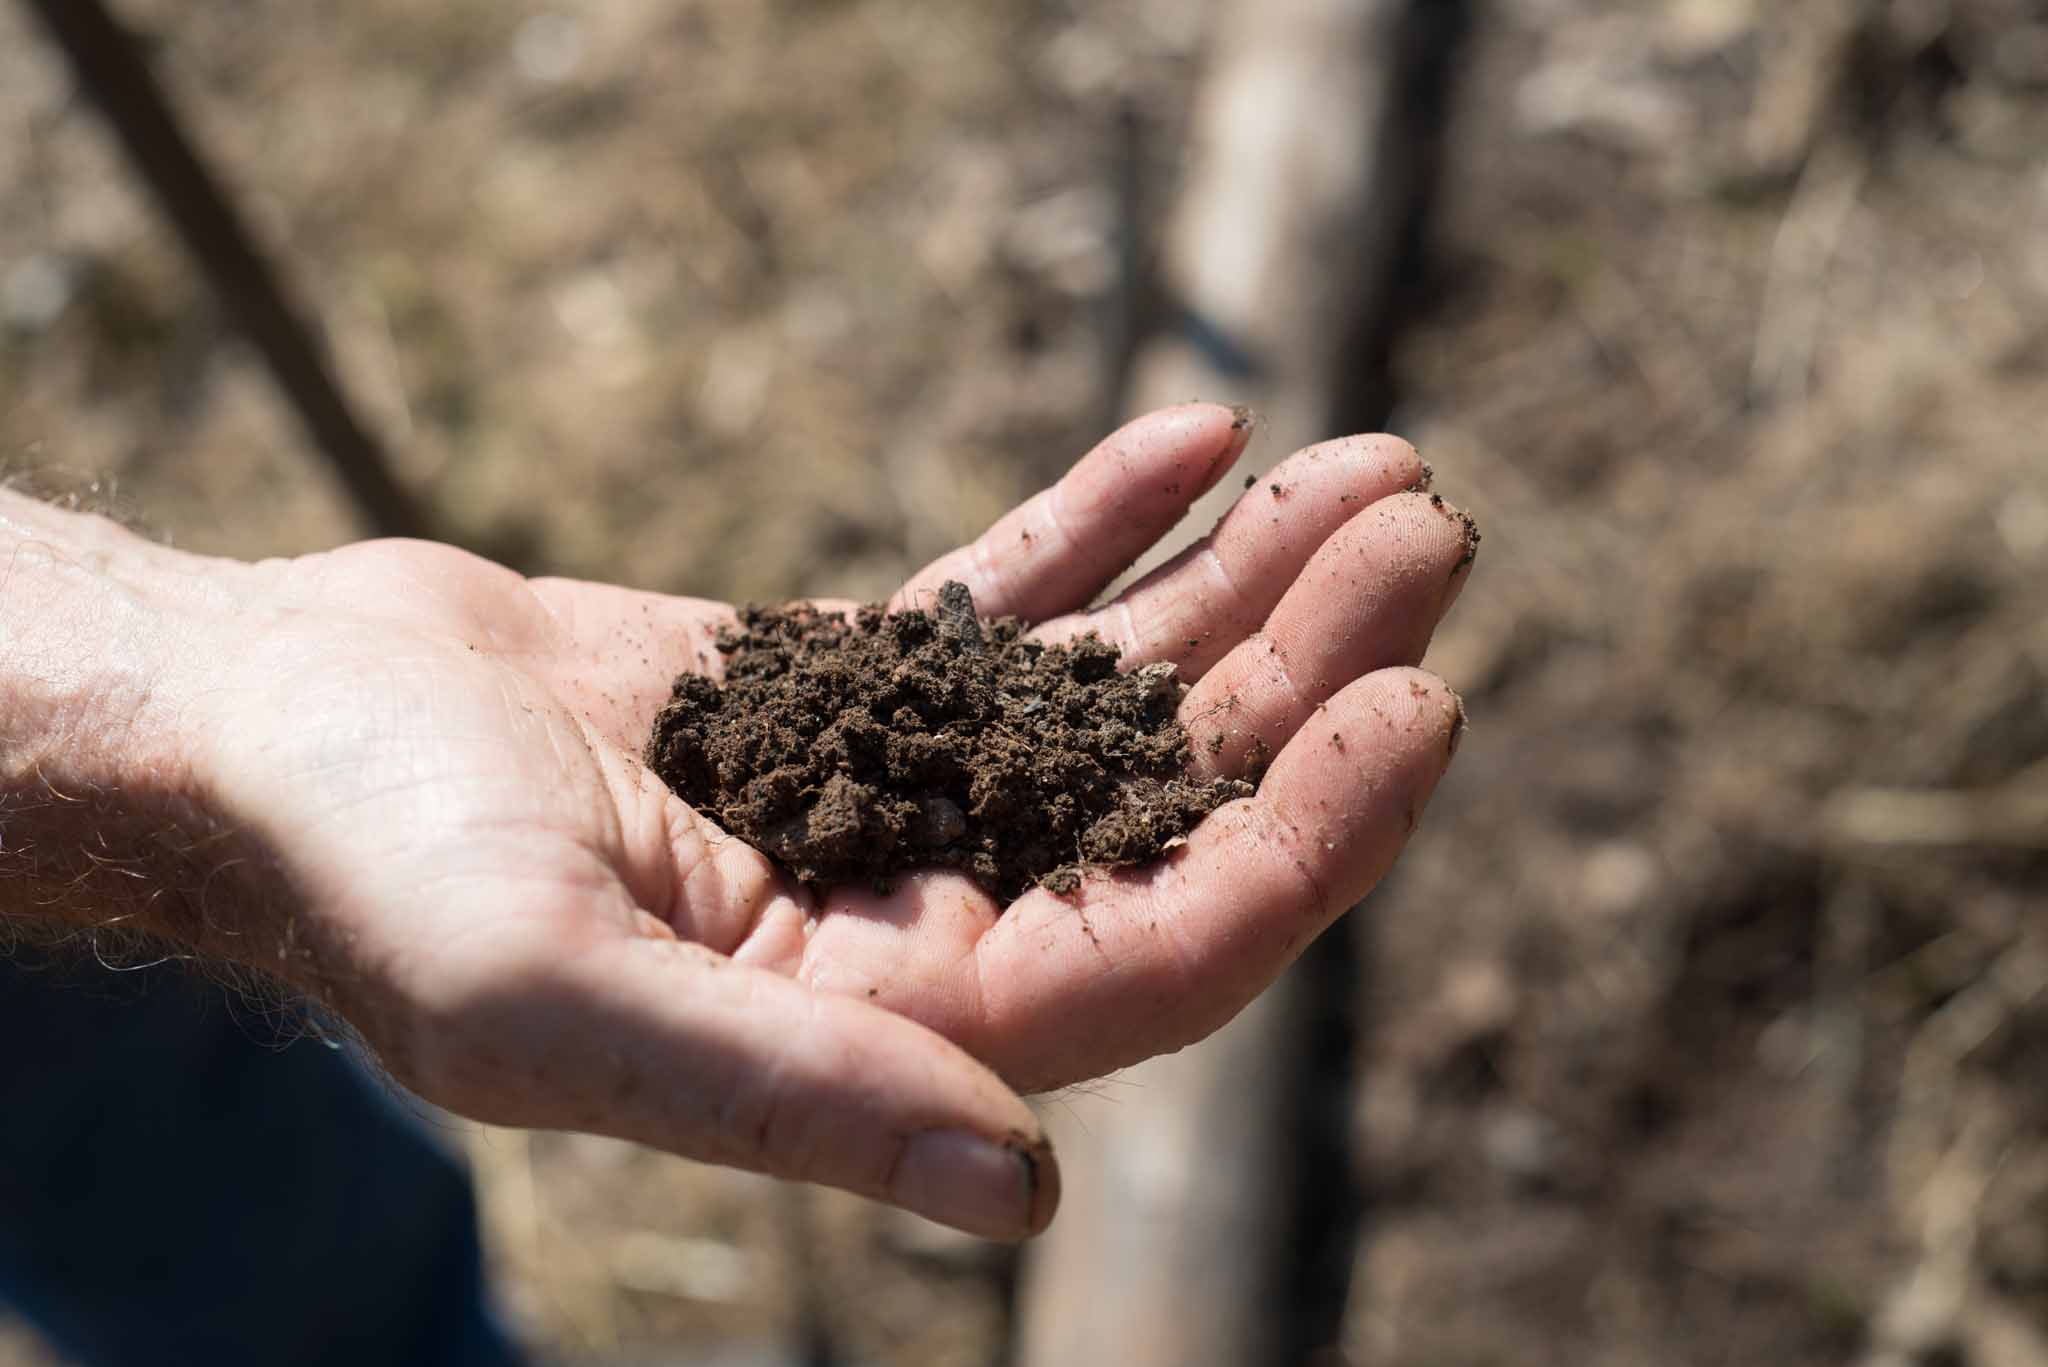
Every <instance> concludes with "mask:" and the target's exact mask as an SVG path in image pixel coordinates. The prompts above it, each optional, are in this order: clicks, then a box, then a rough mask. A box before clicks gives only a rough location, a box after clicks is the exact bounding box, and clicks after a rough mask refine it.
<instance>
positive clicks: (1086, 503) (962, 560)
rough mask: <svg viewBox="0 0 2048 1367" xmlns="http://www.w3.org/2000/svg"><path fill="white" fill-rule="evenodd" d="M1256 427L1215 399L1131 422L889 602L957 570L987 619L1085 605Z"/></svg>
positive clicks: (922, 599)
mask: <svg viewBox="0 0 2048 1367" xmlns="http://www.w3.org/2000/svg"><path fill="white" fill-rule="evenodd" d="M1251 431H1252V418H1251V414H1250V412H1249V411H1248V410H1246V409H1243V408H1226V407H1225V406H1223V405H1222V404H1214V403H1188V404H1181V405H1180V406H1178V407H1176V408H1164V409H1161V410H1159V411H1158V412H1156V413H1148V414H1146V415H1145V416H1144V417H1142V418H1138V419H1136V420H1134V421H1132V422H1128V423H1125V424H1124V425H1123V426H1122V427H1120V428H1118V429H1117V430H1116V431H1115V432H1113V433H1111V434H1110V435H1109V436H1108V437H1106V438H1104V439H1103V441H1102V442H1101V443H1100V444H1099V445H1097V446H1096V447H1095V449H1094V450H1092V451H1090V452H1089V453H1088V454H1087V455H1085V456H1083V457H1082V458H1081V460H1080V462H1079V463H1078V464H1076V465H1075V466H1074V468H1073V469H1071V470H1069V471H1068V472H1067V473H1066V474H1065V476H1063V477H1062V478H1061V479H1060V481H1059V482H1058V483H1057V484H1055V485H1053V486H1052V487H1051V488H1049V489H1045V490H1042V491H1041V492H1039V493H1037V494H1035V495H1033V496H1032V497H1031V498H1029V499H1027V500H1026V501H1025V502H1023V503H1022V504H1019V505H1018V506H1017V507H1016V508H1014V509H1012V510H1011V511H1010V512H1008V513H1006V514H1004V515H1003V516H1002V517H1001V518H1000V519H998V520H997V522H996V524H995V525H994V526H992V527H990V528H989V529H988V530H987V531H986V532H983V533H982V534H981V535H980V536H979V537H977V538H976V539H975V540H974V541H973V542H971V543H970V544H968V545H965V546H962V547H959V548H958V549H957V550H952V551H948V552H947V553H946V554H944V555H942V556H940V557H939V558H938V559H937V560H934V561H933V562H932V563H931V564H929V565H927V566H925V567H924V568H923V569H921V570H919V571H918V572H917V573H916V574H914V575H912V576H911V577H910V579H909V581H908V582H906V583H905V584H904V586H903V587H902V588H901V589H899V590H897V592H896V596H895V597H894V598H892V599H890V600H889V608H890V610H891V611H900V610H902V609H904V608H908V607H917V606H919V605H923V604H928V603H929V602H931V601H932V600H933V599H934V598H936V597H937V595H938V591H939V586H940V585H941V584H944V583H945V582H946V581H947V580H949V579H957V580H959V581H960V582H961V583H963V584H965V585H967V588H968V591H969V592H970V593H972V594H973V595H974V606H975V610H976V611H977V612H979V613H980V614H981V615H982V616H984V617H1004V616H1015V617H1022V618H1023V619H1024V620H1025V621H1027V622H1038V621H1043V620H1044V619H1045V618H1048V617H1054V616H1057V615H1059V614H1060V613H1063V612H1071V611H1073V610H1074V609H1076V608H1081V607H1085V606H1087V604H1088V603H1089V602H1090V601H1091V600H1092V599H1094V597H1095V595H1097V594H1098V593H1100V592H1102V590H1103V589H1104V588H1106V587H1108V585H1109V583H1110V581H1111V580H1113V579H1115V578H1116V577H1117V576H1118V575H1119V574H1121V573H1123V572H1124V570H1125V569H1127V568H1128V567H1129V566H1130V564H1131V562H1132V561H1134V560H1136V559H1137V558H1138V557H1139V556H1140V555H1142V554H1143V553H1144V552H1145V551H1146V550H1147V549H1149V548H1150V547H1151V545H1152V543H1153V542H1155V541H1157V540H1158V539H1159V538H1160V537H1162V536H1164V535H1166V533H1167V532H1169V531H1171V530H1173V526H1174V524H1175V523H1176V522H1178V521H1180V519H1181V515H1182V514H1183V513H1185V512H1186V511H1187V509H1188V505H1189V504H1191V503H1193V502H1194V501H1195V499H1197V498H1199V497H1200V496H1201V495H1202V494H1203V493H1205V492H1207V491H1208V489H1209V488H1210V486H1211V485H1213V484H1215V483H1216V481H1217V480H1219V479H1221V478H1222V477H1223V472H1224V471H1225V470H1228V469H1229V468H1230V467H1231V466H1232V465H1233V464H1235V463H1236V461H1237V458H1238V457H1239V456H1240V455H1242V454H1243V453H1244V448H1245V443H1246V442H1248V441H1249V440H1250V439H1251Z"/></svg>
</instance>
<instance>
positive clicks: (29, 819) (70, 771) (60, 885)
mask: <svg viewBox="0 0 2048 1367" xmlns="http://www.w3.org/2000/svg"><path fill="white" fill-rule="evenodd" d="M245 574H246V567H244V566H239V565H235V564H233V563H232V562H225V561H216V560H209V559H206V558H203V557H200V556H194V555H189V554H185V553H182V552H178V551H173V550H170V549H168V548H166V547H161V546H156V545H152V544H151V543H149V542H147V541H144V540H143V539H141V538H140V537H137V536H134V535H132V534H131V533H129V532H127V531H125V530H123V529H122V528H120V527H118V526H116V525H114V524H113V523H111V522H108V521H106V520H105V519H102V518H98V517H91V516H86V515H81V514H77V513H70V512H64V511H61V510H59V509H55V508H50V507H46V506H44V505H41V504H38V503H36V502H34V501H32V500H29V499H26V498H23V497H21V496H19V495H14V494H9V493H4V492H0V604H4V611H0V916H7V917H10V918H13V917H28V918H33V919H39V920H54V921H58V922H63V923H68V924H70V925H72V926H75V927H89V928H100V927H114V926H119V927H122V928H125V929H133V930H138V931H142V932H145V933H148V934H152V935H156V936H162V937H168V938H171V939H175V940H178V941H180V942H182V943H184V944H187V945H190V946H191V947H193V948H196V949H204V950H209V951H212V950H214V949H216V948H217V946H216V945H214V944H213V943H212V942H214V941H217V940H219V939H220V938H221V937H222V936H223V935H229V936H231V935H233V934H234V928H233V926H232V925H231V924H229V923H230V922H231V920H232V919H233V917H232V916H231V915H230V912H231V910H232V907H233V904H234V902H235V901H236V900H238V899H237V898H236V897H235V895H234V891H233V887H232V884H233V883H234V879H232V878H230V879H229V880H227V882H225V883H222V882H219V881H218V880H217V875H218V874H219V873H220V869H221V862H220V861H221V858H222V854H223V852H222V850H221V849H220V848H219V847H220V846H222V845H223V844H225V843H229V842H228V841H227V840H226V838H225V836H224V833H223V830H222V828H221V826H220V824H219V822H218V819H217V815H216V814H215V813H214V812H213V811H212V810H211V804H210V803H209V801H208V797H209V791H210V786H209V784H208V782H207V779H206V775H205V774H203V773H202V772H201V771H200V767H199V765H198V763H197V756H198V755H199V754H200V751H201V747H199V746H198V745H196V744H195V743H194V740H195V738H194V737H193V736H192V735H191V734H190V730H191V727H192V725H193V716H194V712H193V708H192V706H191V704H192V701H193V699H194V698H195V696H197V693H198V690H199V689H200V688H201V687H203V667H204V663H205V662H206V661H207V660H209V659H218V658H220V657H221V655H222V653H223V648H224V646H225V641H224V639H223V638H224V636H225V631H224V627H225V624H226V623H228V622H231V621H232V620H233V617H234V608H235V601H234V600H235V598H236V596H237V595H236V590H237V589H238V588H239V587H241V582H240V581H241V579H242V577H243V576H244V575H245Z"/></svg>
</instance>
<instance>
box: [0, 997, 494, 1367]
mask: <svg viewBox="0 0 2048 1367" xmlns="http://www.w3.org/2000/svg"><path fill="white" fill-rule="evenodd" d="M280 1033H281V1032H279V1031H278V1030H277V1029H276V1028H275V1027H274V1026H273V1025H271V1024H270V1023H268V1022H266V1021H264V1020H263V1019H261V1018H260V1017H257V1016H254V1015H252V1014H250V1013H249V1012H248V1011H247V1010H246V1009H238V1010H233V1011H231V1010H230V1008H229V1006H228V1004H227V999H226V996H225V994H224V993H223V992H222V990H221V989H220V988H219V987H217V986H210V985H207V984H203V983H195V982H193V981H191V980H189V978H188V977H187V975H186V974H185V973H183V972H182V971H180V970H179V969H177V968H175V967H171V966H166V967H160V968H152V969H143V970H138V971H134V972H128V973H110V972H107V971H106V970H104V969H102V968H100V967H99V966H98V965H96V964H88V965H86V966H84V967H81V966H79V965H76V964H64V965H52V964H49V963H46V962H33V961H29V960H17V961H9V960H0V1300H4V1301H5V1302H8V1303H9V1304H11V1306H12V1307H13V1308H14V1309H15V1310H16V1311H18V1313H20V1314H21V1316H22V1317H23V1318H25V1319H27V1320H28V1321H30V1322H31V1323H33V1324H35V1325H36V1326H37V1327H38V1328H39V1329H41V1330H42V1331H43V1332H44V1333H45V1334H46V1335H47V1336H48V1337H49V1339H50V1340H51V1342H52V1343H53V1344H54V1345H55V1346H56V1347H58V1348H59V1349H60V1350H61V1351H63V1352H65V1353H67V1354H69V1355H70V1356H71V1357H72V1358H74V1359H76V1360H77V1361H78V1362H79V1363H81V1364H85V1367H136V1365H137V1364H149V1367H183V1364H188V1363H189V1364H194V1367H198V1365H199V1364H205V1365H206V1367H239V1365H240V1364H245V1363H246V1364H252V1365H253V1364H258V1363H261V1364H266V1367H268V1365H271V1364H287V1363H289V1364H303V1365H304V1367H344V1365H345V1364H346V1365H348V1367H354V1365H355V1364H365V1363H376V1364H393V1365H394V1367H410V1364H430V1363H431V1364H435V1367H510V1364H514V1363H517V1362H519V1361H521V1358H520V1356H519V1354H518V1353H517V1352H516V1351H515V1350H514V1349H513V1347H512V1346H511V1344H510V1343H509V1342H508V1341H507V1339H506V1338H505V1336H504V1335H503V1334H502V1333H501V1332H500V1330H499V1329H498V1328H497V1326H496V1324H495V1323H494V1321H493V1319H492V1317H491V1314H490V1312H489V1309H488V1305H487V1298H486V1295H485V1290H484V1287H483V1282H482V1272H481V1263H480V1257H479V1251H478V1245H477V1233H476V1212H475V1205H474V1199H473V1197H472V1194H471V1191H470V1187H469V1182H468V1178H467V1176H466V1174H465V1173H464V1172H463V1170H462V1169H461V1168H460V1167H459V1166H458V1165H457V1164H456V1163H455V1162H454V1161H453V1160H451V1159H450V1158H449V1156H448V1155H447V1154H446V1153H444V1152H443V1151H442V1150H441V1149H440V1148H439V1147H437V1146H436V1145H435V1144H434V1143H433V1142H432V1141H431V1140H430V1139H429V1137H428V1136H427V1135H426V1134H424V1133H423V1132H422V1127H421V1125H420V1124H419V1122H418V1120H417V1119H416V1118H415V1117H414V1116H411V1115H408V1114H406V1113H405V1111H404V1110H403V1109H402V1108H401V1106H400V1105H399V1104H398V1102H397V1100H396V1098H395V1097H394V1096H393V1095H392V1094H391V1093H389V1092H388V1091H387V1090H386V1089H385V1088H383V1087H382V1086H381V1085H380V1084H379V1083H377V1082H375V1081H373V1080H371V1079H370V1078H369V1077H367V1076H366V1075H365V1074H364V1072H363V1071H362V1070H361V1069H359V1068H358V1067H357V1066H355V1065H354V1064H353V1063H352V1062H351V1061H350V1059H349V1058H348V1057H347V1055H346V1054H345V1053H343V1052H341V1051H338V1050H334V1049H330V1048H326V1047H323V1046H322V1045H321V1044H320V1043H319V1042H317V1041H315V1040H300V1041H299V1042H297V1043H295V1044H287V1043H285V1042H283V1040H282V1039H281V1038H280Z"/></svg>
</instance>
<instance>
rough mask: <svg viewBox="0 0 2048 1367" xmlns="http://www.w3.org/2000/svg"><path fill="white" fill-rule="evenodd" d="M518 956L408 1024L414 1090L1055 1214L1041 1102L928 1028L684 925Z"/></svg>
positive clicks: (863, 1183)
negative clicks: (736, 956) (790, 975)
mask: <svg viewBox="0 0 2048 1367" xmlns="http://www.w3.org/2000/svg"><path fill="white" fill-rule="evenodd" d="M531 957H532V958H533V959H534V960H536V961H535V962H531V963H529V964H528V965H527V966H526V967H525V968H523V969H521V970H516V971H511V972H503V971H501V972H495V973H493V974H491V975H489V978H488V980H487V985H485V986H479V987H473V988H471V989H470V990H469V991H467V992H465V993H463V994H462V1000H461V1002H460V1004H459V1005H455V1006H453V1007H452V1009H448V1010H443V1011H437V1012H435V1013H434V1014H435V1016H436V1020H435V1023H434V1026H433V1028H432V1029H430V1030H427V1029H423V1030H421V1031H419V1032H418V1033H417V1034H416V1035H415V1038H414V1040H413V1044H414V1046H415V1047H414V1048H412V1049H411V1050H409V1051H408V1054H407V1062H408V1064H409V1065H410V1066H409V1067H408V1068H407V1069H406V1071H407V1072H408V1073H411V1074H415V1075H416V1077H417V1082H416V1085H417V1086H418V1088H419V1090H420V1091H421V1092H422V1094H423V1095H426V1096H427V1097H428V1098H429V1099H430V1100H433V1101H435V1102H437V1103H439V1104H441V1105H444V1106H447V1107H448V1108H449V1109H451V1110H455V1111H457V1112H460V1113H463V1114H467V1115H471V1116H474V1117H476V1118H477V1119H481V1120H486V1121H489V1122H491V1123H496V1124H516V1125H525V1126H533V1127H542V1128H562V1129H576V1130H587V1131H590V1132H593V1133H599V1134H607V1135H612V1136H614V1137H617V1138H622V1139H631V1140H635V1141H638V1142H640V1143H644V1144H648V1145H652V1146H653V1147H656V1148H660V1149H666V1150H668V1151H670V1152H672V1153H678V1154H681V1155H683V1156H684V1157H687V1158H695V1159H701V1160H703V1161H706V1162H713V1163H722V1164H726V1165H728V1166H732V1167H739V1168H746V1169H749V1170H751V1171H755V1172H764V1173H769V1174H771V1175H774V1176H777V1177H786V1178H793V1179H796V1180H800V1181H806V1182H819V1183H823V1184H825V1185H827V1186H834V1187H841V1188H844V1189H845V1190H847V1191H852V1192H856V1193H858V1194H860V1195H862V1196H867V1197H872V1198H874V1199H876V1200H880V1201H886V1202H889V1203H890V1204H892V1205H897V1206H901V1207H903V1208H905V1209H907V1210H911V1211H914V1212H916V1213H917V1214H919V1215H923V1216H925V1217H927V1218H928V1219H932V1220H936V1221H939V1222H940V1223H942V1224H947V1225H951V1226H953V1227H955V1228H957V1229H962V1230H965V1231H967V1232H968V1233H970V1234H976V1235H980V1236H982V1237H984V1238H989V1239H1005V1240H1013V1239H1022V1238H1027V1237H1029V1236H1030V1235H1033V1234H1036V1233H1038V1232H1039V1231H1041V1230H1043V1229H1044V1228H1045V1226H1046V1224H1047V1222H1048V1221H1050V1220H1051V1219H1052V1214H1053V1210H1054V1208H1055V1207H1056V1206H1057V1205H1058V1204H1059V1168H1058V1165H1057V1163H1056V1162H1055V1160H1054V1158H1053V1153H1052V1147H1051V1145H1050V1144H1049V1142H1048V1141H1047V1140H1046V1137H1045V1132H1044V1130H1043V1129H1042V1128H1041V1127H1040V1125H1039V1123H1038V1119H1037V1117H1036V1116H1034V1115H1033V1114H1032V1113H1031V1110H1030V1108H1029V1107H1027V1106H1026V1105H1025V1104H1024V1103H1023V1101H1022V1100H1021V1099H1020V1098H1019V1097H1018V1096H1017V1095H1016V1094H1015V1093H1014V1092H1012V1091H1011V1090H1010V1089H1009V1087H1007V1086H1006V1085H1004V1083H1003V1082H1002V1081H1001V1079H999V1078H998V1077H997V1076H996V1075H995V1074H994V1073H992V1072H990V1071H989V1070H988V1069H987V1068H985V1067H983V1066H982V1065H981V1064H979V1063H977V1062H975V1060H974V1059H972V1058H971V1057H969V1056H968V1055H967V1054H966V1053H964V1052H963V1051H961V1050H960V1049H959V1048H957V1047H956V1046H954V1045H952V1044H950V1043H948V1042H947V1041H946V1040H944V1039H942V1038H941V1037H939V1036H938V1035H936V1034H934V1033H932V1032H931V1031H930V1030H927V1029H925V1028H924V1027H923V1026H920V1025H917V1024H915V1023H913V1022H911V1021H909V1020H906V1019H905V1018H903V1017H901V1016H897V1015H895V1014H893V1013H891V1012H888V1011H884V1010H882V1009H881V1008H879V1007H875V1006H870V1005H868V1004H867V1003H865V1002H860V1001H854V1000H850V999H845V998H839V997H831V996H825V995H820V994H816V993H813V992H811V991H810V990H809V989H808V988H805V987H803V986H801V985H799V984H797V983H795V982H793V981H791V980H790V979H787V978H783V977H780V976H778V975H775V974H773V973H769V972H767V971H765V970H762V969H757V968H751V967H747V966H744V965H741V964H736V963H734V962H732V961H731V960H730V959H726V958H724V957H723V956H720V955H717V954H715V953H713V952H711V951H710V950H707V949H704V948H702V947H701V946H698V945H694V944H690V943H687V942H683V941H676V940H668V939H662V938H644V937H640V938H635V937H620V938H617V939H613V938H609V937H607V938H605V939H603V940H601V941H599V942H598V943H595V944H592V945H590V946H588V947H587V948H585V949H583V950H582V951H581V952H579V953H577V954H576V955H575V956H574V957H571V958H567V959H563V958H559V957H548V956H545V955H535V956H531ZM472 981H476V980H475V979H473V980H472ZM408 1080H409V1081H410V1080H413V1079H411V1078H409V1079H408Z"/></svg>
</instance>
